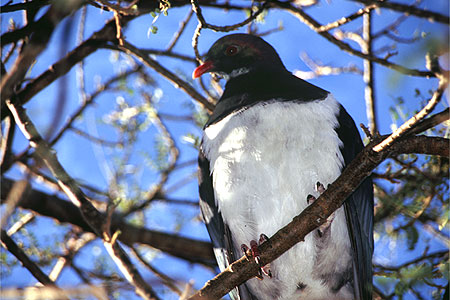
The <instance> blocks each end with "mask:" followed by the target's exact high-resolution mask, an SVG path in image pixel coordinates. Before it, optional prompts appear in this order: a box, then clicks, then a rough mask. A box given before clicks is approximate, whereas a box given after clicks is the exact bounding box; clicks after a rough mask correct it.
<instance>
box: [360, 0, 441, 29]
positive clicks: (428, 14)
mask: <svg viewBox="0 0 450 300" xmlns="http://www.w3.org/2000/svg"><path fill="white" fill-rule="evenodd" d="M354 1H358V2H361V3H364V4H366V5H371V4H375V5H376V6H377V7H383V8H388V9H392V10H395V11H398V12H401V13H405V14H409V15H414V16H416V17H420V18H425V19H428V20H430V21H436V22H439V23H443V24H446V25H448V24H449V23H450V19H449V17H448V16H445V15H443V14H440V13H438V12H433V11H429V10H424V9H420V8H418V7H416V6H414V5H407V4H402V3H398V2H394V1H384V0H354Z"/></svg>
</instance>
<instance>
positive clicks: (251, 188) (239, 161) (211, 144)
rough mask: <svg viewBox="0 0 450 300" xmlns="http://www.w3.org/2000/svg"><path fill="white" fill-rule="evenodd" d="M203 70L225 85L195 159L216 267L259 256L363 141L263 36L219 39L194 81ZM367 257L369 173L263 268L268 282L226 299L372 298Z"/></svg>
mask: <svg viewBox="0 0 450 300" xmlns="http://www.w3.org/2000/svg"><path fill="white" fill-rule="evenodd" d="M207 72H212V73H216V74H218V75H219V76H222V77H223V78H225V79H226V81H227V83H226V85H225V90H224V92H223V95H222V97H221V98H220V100H219V101H218V103H217V105H216V107H215V109H214V111H213V113H212V115H211V116H210V118H209V120H208V122H207V123H206V125H205V127H204V135H203V139H202V144H201V148H200V155H199V188H200V207H201V211H202V215H203V218H204V221H205V223H206V226H207V228H208V231H209V234H210V236H211V240H212V242H213V246H214V252H215V255H216V258H217V262H218V265H219V267H220V269H221V270H223V269H225V268H226V267H227V266H228V265H229V264H231V263H232V262H233V261H235V260H236V259H239V258H240V257H241V256H242V255H243V254H244V252H247V250H249V251H248V252H247V253H249V252H250V253H252V255H253V256H254V257H255V260H256V261H258V256H259V253H258V244H259V243H261V242H264V241H265V240H267V239H268V238H267V236H269V237H270V236H272V235H273V234H274V233H275V232H277V231H278V230H279V229H281V228H282V227H283V226H285V225H286V224H288V223H289V222H290V221H291V220H292V218H293V217H294V216H296V215H298V214H300V213H301V212H302V211H303V209H305V207H307V206H308V205H309V204H310V203H311V201H314V200H315V199H316V198H315V196H318V195H319V194H320V192H322V191H323V190H324V188H323V185H325V186H326V185H328V184H330V183H332V182H333V181H334V180H335V179H336V178H337V177H338V176H339V175H340V174H341V172H342V170H343V168H344V167H345V166H346V165H347V164H348V163H349V162H350V161H351V160H352V159H353V158H354V157H355V155H356V154H357V153H358V152H359V151H361V150H362V148H363V144H362V142H361V138H360V135H359V133H358V130H357V128H356V126H355V123H354V121H353V120H352V118H351V117H350V116H349V114H348V113H347V112H346V111H345V109H344V108H343V107H342V105H340V104H339V103H338V102H337V101H336V100H335V99H334V97H333V95H332V94H331V93H329V92H327V91H325V90H323V89H321V88H319V87H317V86H314V85H312V84H310V83H308V82H306V81H304V80H302V79H300V78H298V77H296V76H294V75H292V74H291V73H290V72H289V71H288V70H286V68H285V67H284V65H283V63H282V61H281V59H280V57H279V56H278V54H277V52H276V51H275V50H274V48H273V47H272V46H271V45H269V44H268V43H267V42H265V41H264V40H263V39H262V38H260V37H257V36H253V35H248V34H232V35H227V36H224V37H222V38H221V39H219V40H218V41H216V42H215V43H214V45H213V46H212V47H211V49H210V50H209V51H208V53H207V54H206V56H205V59H204V63H203V64H202V65H200V66H199V67H197V68H196V69H195V70H194V73H193V77H194V78H197V77H199V76H201V75H202V74H204V73H207ZM318 183H319V184H318ZM320 183H321V184H320ZM322 184H323V185H322ZM315 186H316V191H314V190H315V188H314V187H315ZM311 194H314V195H315V196H314V195H311ZM247 245H250V247H249V246H247ZM243 251H244V252H243ZM372 253H373V188H372V182H371V180H370V179H369V178H367V179H366V180H365V181H364V182H363V183H362V184H361V185H360V186H359V187H358V189H357V190H356V191H354V193H353V194H352V195H351V196H350V197H349V198H348V199H346V201H345V203H344V205H343V206H342V207H340V208H339V209H338V210H337V211H336V212H334V213H333V215H332V216H330V218H329V219H328V220H327V222H326V223H325V224H324V225H322V226H320V227H319V228H318V229H317V230H316V231H314V232H311V233H310V234H309V235H307V236H306V237H305V240H304V241H303V242H300V243H298V244H296V245H295V246H294V247H292V248H291V249H290V250H288V251H287V252H286V253H284V254H283V255H282V256H280V257H279V258H278V259H276V260H275V261H273V262H272V263H270V266H260V267H261V274H260V276H259V277H261V278H263V277H262V276H263V273H264V274H266V275H268V277H270V278H266V279H264V280H258V279H256V278H253V279H250V280H248V281H247V282H246V283H245V284H243V285H241V286H240V287H239V289H238V290H237V289H236V290H234V291H232V292H231V293H230V295H231V297H232V299H259V300H263V299H270V300H273V299H296V300H297V299H308V300H312V299H363V300H366V299H371V289H372Z"/></svg>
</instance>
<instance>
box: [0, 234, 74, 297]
mask: <svg viewBox="0 0 450 300" xmlns="http://www.w3.org/2000/svg"><path fill="white" fill-rule="evenodd" d="M1 240H2V246H3V247H5V249H7V250H8V251H9V252H10V253H11V254H12V255H14V256H15V257H16V258H17V259H18V260H19V261H20V262H21V263H22V265H23V266H24V267H25V268H26V269H27V270H28V271H30V273H31V274H32V275H33V276H34V278H36V279H37V280H38V281H39V282H40V283H42V284H43V285H45V286H48V287H52V288H55V289H56V290H57V293H58V297H59V298H62V299H68V298H67V296H66V294H65V293H64V291H63V290H61V289H59V288H58V287H57V286H56V284H55V283H54V282H53V281H52V280H51V279H50V278H49V277H48V276H47V275H46V274H45V273H44V272H42V270H41V269H40V268H39V267H38V266H37V265H36V264H35V263H34V262H33V261H32V260H31V259H30V258H29V257H28V256H27V255H26V254H25V252H24V251H23V250H22V249H20V247H19V246H18V245H17V244H16V243H15V242H14V240H13V239H12V238H10V237H9V235H8V234H7V233H6V231H4V230H3V229H2V230H1Z"/></svg>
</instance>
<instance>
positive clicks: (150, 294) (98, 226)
mask: <svg viewBox="0 0 450 300" xmlns="http://www.w3.org/2000/svg"><path fill="white" fill-rule="evenodd" d="M6 105H7V106H8V108H9V110H10V111H11V113H12V115H13V116H14V120H15V121H16V124H17V126H18V127H19V129H20V130H21V131H22V133H23V135H24V136H25V138H26V139H27V140H28V141H29V143H30V146H31V147H32V148H34V151H35V154H36V156H37V157H39V159H41V160H42V161H43V162H44V163H45V165H46V166H47V167H48V168H49V170H50V171H51V172H52V174H53V176H55V178H56V179H57V180H58V185H59V186H60V188H61V189H62V190H63V191H64V193H65V194H66V195H67V196H68V197H69V199H70V200H71V201H72V202H73V203H74V204H75V205H76V206H78V207H79V209H80V210H81V213H82V215H83V218H84V219H85V220H86V222H87V223H88V224H89V226H90V227H91V228H92V229H93V230H94V232H95V234H96V235H97V236H98V237H101V238H103V241H104V245H105V248H106V249H107V250H108V252H109V253H110V255H111V257H112V258H113V260H114V262H115V263H116V265H117V266H118V267H119V269H120V270H121V272H122V273H123V274H124V276H125V278H126V279H127V280H128V281H129V282H130V283H131V284H132V285H133V286H134V287H135V290H136V293H137V294H138V295H140V296H141V297H143V298H144V299H158V297H157V295H156V293H155V292H154V291H153V290H152V288H151V287H150V286H149V285H147V283H146V282H145V281H144V279H143V278H142V276H141V275H140V274H139V272H138V271H137V269H136V268H135V267H134V266H133V264H132V263H131V261H130V260H129V258H128V256H127V255H126V253H125V252H124V250H123V249H122V247H121V246H120V245H119V244H118V243H116V242H113V241H111V240H110V239H109V238H108V235H107V234H105V232H104V231H103V229H104V224H106V222H105V218H104V216H103V215H102V214H101V213H100V212H99V211H98V210H97V209H96V208H95V207H94V206H93V205H92V204H91V202H90V201H89V200H88V199H87V197H86V196H85V194H84V193H83V191H82V190H81V189H80V187H79V186H78V184H77V183H76V182H75V180H74V179H73V178H71V177H70V176H69V174H68V173H67V172H66V171H65V169H64V168H63V167H62V166H61V164H60V163H59V161H58V159H57V157H56V152H55V151H54V150H52V149H51V148H50V147H49V145H48V143H47V142H46V141H45V140H43V139H42V137H41V136H40V134H39V133H38V131H37V129H36V127H35V126H34V124H33V123H32V122H31V120H30V119H29V118H28V116H27V114H26V113H25V110H24V109H23V107H21V106H16V105H14V104H13V103H12V102H11V101H10V100H7V101H6Z"/></svg>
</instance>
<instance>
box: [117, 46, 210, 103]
mask: <svg viewBox="0 0 450 300" xmlns="http://www.w3.org/2000/svg"><path fill="white" fill-rule="evenodd" d="M117 47H118V49H119V50H122V51H123V52H125V53H127V54H130V55H133V56H136V57H137V58H138V59H139V60H140V61H142V62H143V63H144V64H145V65H146V66H148V67H150V68H152V69H154V70H155V71H156V72H158V73H159V74H161V75H162V76H164V77H165V78H166V79H167V80H169V81H170V82H171V83H172V84H173V85H174V86H175V87H178V88H180V89H181V90H183V91H184V92H185V93H186V94H188V95H189V96H191V97H192V98H193V99H195V100H196V101H197V102H198V103H200V104H201V105H202V106H203V107H204V108H205V109H206V110H208V111H210V112H211V111H212V110H213V109H214V105H213V104H212V103H211V102H209V101H208V99H206V98H205V97H203V96H202V95H201V94H200V93H199V92H197V90H196V89H194V88H193V87H192V86H191V85H190V84H189V83H187V82H186V81H184V80H182V79H181V78H179V77H178V76H177V75H175V74H174V73H172V72H171V71H170V70H168V69H166V68H165V67H164V66H163V65H161V64H160V63H158V62H157V61H156V60H154V59H152V58H150V57H149V56H148V55H147V54H145V53H143V52H142V51H141V50H139V49H138V48H136V47H134V46H133V45H131V44H130V43H128V42H124V45H123V46H117Z"/></svg>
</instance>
